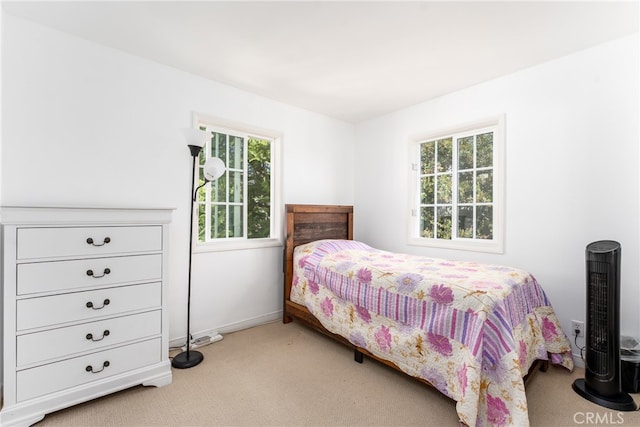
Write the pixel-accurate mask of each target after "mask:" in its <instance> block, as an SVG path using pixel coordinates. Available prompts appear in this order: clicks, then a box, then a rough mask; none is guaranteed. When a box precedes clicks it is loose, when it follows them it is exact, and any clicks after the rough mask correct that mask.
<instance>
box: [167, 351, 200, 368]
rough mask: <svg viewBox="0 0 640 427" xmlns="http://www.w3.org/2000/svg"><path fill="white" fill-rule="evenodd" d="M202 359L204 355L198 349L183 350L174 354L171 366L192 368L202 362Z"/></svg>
mask: <svg viewBox="0 0 640 427" xmlns="http://www.w3.org/2000/svg"><path fill="white" fill-rule="evenodd" d="M203 359H204V356H203V355H202V353H200V352H199V351H193V350H189V351H183V352H182V353H180V354H178V355H176V356H174V358H173V360H172V361H171V366H173V367H174V368H177V369H187V368H193V367H194V366H196V365H198V364H199V363H200V362H202V360H203Z"/></svg>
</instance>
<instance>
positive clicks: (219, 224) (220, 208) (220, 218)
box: [211, 205, 227, 239]
mask: <svg viewBox="0 0 640 427" xmlns="http://www.w3.org/2000/svg"><path fill="white" fill-rule="evenodd" d="M226 237H227V209H226V207H225V206H224V205H213V206H211V238H212V239H224V238H226Z"/></svg>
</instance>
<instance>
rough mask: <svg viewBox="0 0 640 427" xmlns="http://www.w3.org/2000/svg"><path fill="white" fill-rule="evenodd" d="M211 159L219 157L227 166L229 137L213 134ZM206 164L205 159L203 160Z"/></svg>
mask: <svg viewBox="0 0 640 427" xmlns="http://www.w3.org/2000/svg"><path fill="white" fill-rule="evenodd" d="M209 157H219V158H220V159H221V160H222V161H223V162H224V164H225V165H226V164H227V135H225V134H223V133H218V132H213V136H212V139H211V153H210V154H209ZM204 162H205V159H203V160H201V163H202V164H204Z"/></svg>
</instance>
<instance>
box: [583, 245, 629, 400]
mask: <svg viewBox="0 0 640 427" xmlns="http://www.w3.org/2000/svg"><path fill="white" fill-rule="evenodd" d="M621 254H622V248H621V247H620V244H619V243H618V242H614V241H611V240H601V241H598V242H593V243H590V244H589V245H587V250H586V263H587V322H586V328H585V329H586V334H585V349H586V355H585V358H584V365H585V368H584V379H583V378H580V379H577V380H575V381H574V383H573V389H574V390H575V391H576V393H578V394H579V395H580V396H582V397H584V398H585V399H587V400H590V401H591V402H593V403H597V404H598V405H600V406H604V407H606V408H609V409H615V410H618V411H635V410H636V409H637V407H636V404H635V402H634V401H633V399H632V398H631V396H629V394H628V393H623V392H622V386H621V376H620V258H621Z"/></svg>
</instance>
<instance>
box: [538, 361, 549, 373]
mask: <svg viewBox="0 0 640 427" xmlns="http://www.w3.org/2000/svg"><path fill="white" fill-rule="evenodd" d="M547 369H549V361H548V360H543V361H542V363H541V364H540V370H541V371H542V372H547Z"/></svg>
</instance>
